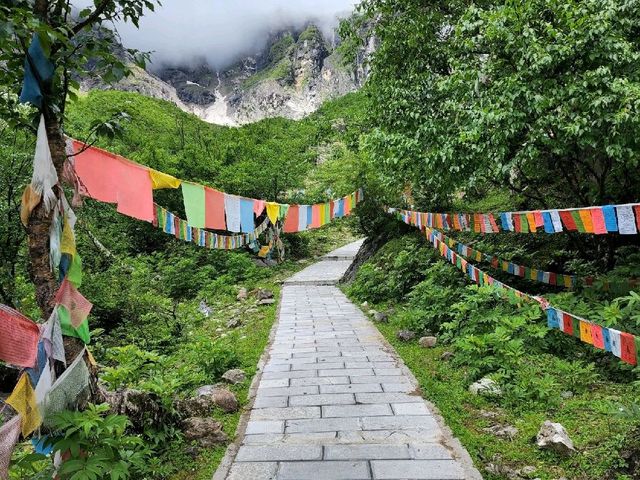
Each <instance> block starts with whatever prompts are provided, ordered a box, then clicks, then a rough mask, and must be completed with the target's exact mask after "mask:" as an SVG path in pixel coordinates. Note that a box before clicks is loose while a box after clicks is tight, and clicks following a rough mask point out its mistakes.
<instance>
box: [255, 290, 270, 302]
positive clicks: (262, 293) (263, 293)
mask: <svg viewBox="0 0 640 480" xmlns="http://www.w3.org/2000/svg"><path fill="white" fill-rule="evenodd" d="M256 298H257V299H258V300H268V299H270V298H273V292H272V291H271V290H266V289H263V288H260V289H258V291H257V292H256Z"/></svg>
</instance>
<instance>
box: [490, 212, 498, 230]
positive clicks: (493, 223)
mask: <svg viewBox="0 0 640 480" xmlns="http://www.w3.org/2000/svg"><path fill="white" fill-rule="evenodd" d="M489 223H491V228H492V230H493V231H494V232H495V233H497V232H499V231H500V229H499V228H498V224H497V223H496V219H495V217H494V216H493V213H490V214H489Z"/></svg>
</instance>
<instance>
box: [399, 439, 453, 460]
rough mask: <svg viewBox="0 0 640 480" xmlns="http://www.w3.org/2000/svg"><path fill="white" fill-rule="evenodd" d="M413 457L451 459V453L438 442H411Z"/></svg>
mask: <svg viewBox="0 0 640 480" xmlns="http://www.w3.org/2000/svg"><path fill="white" fill-rule="evenodd" d="M409 452H410V453H411V458H415V459H418V460H451V459H452V457H451V453H450V452H449V450H447V449H446V448H444V447H443V446H442V445H439V444H437V443H422V444H420V443H410V444H409Z"/></svg>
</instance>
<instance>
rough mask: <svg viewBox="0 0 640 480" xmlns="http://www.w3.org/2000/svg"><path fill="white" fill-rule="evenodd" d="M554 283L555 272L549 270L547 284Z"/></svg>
mask: <svg viewBox="0 0 640 480" xmlns="http://www.w3.org/2000/svg"><path fill="white" fill-rule="evenodd" d="M555 284H556V274H555V273H554V272H549V285H555Z"/></svg>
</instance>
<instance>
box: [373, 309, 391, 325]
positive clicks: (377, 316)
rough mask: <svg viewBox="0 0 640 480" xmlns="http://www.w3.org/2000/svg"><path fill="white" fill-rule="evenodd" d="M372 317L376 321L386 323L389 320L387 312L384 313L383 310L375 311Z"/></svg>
mask: <svg viewBox="0 0 640 480" xmlns="http://www.w3.org/2000/svg"><path fill="white" fill-rule="evenodd" d="M373 319H374V320H375V321H376V322H381V323H386V322H388V321H389V317H388V316H387V314H386V313H383V312H376V313H374V315H373Z"/></svg>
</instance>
